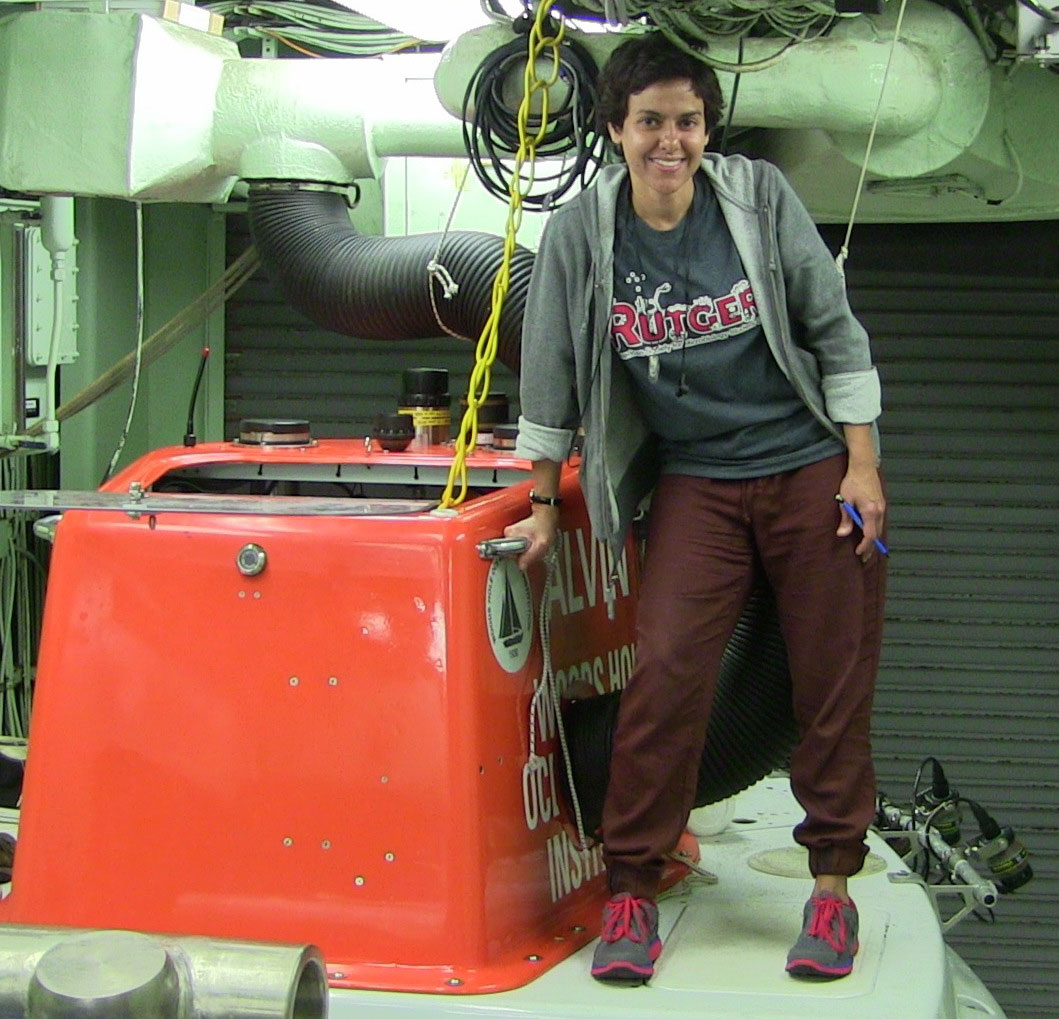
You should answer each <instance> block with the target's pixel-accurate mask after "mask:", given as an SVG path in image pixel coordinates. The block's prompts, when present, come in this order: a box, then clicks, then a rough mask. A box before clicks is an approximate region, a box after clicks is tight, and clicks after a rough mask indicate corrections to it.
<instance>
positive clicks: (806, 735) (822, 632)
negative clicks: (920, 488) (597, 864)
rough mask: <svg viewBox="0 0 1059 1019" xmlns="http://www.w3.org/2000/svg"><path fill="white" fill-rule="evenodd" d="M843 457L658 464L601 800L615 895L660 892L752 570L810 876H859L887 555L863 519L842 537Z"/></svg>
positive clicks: (870, 810) (870, 814)
mask: <svg viewBox="0 0 1059 1019" xmlns="http://www.w3.org/2000/svg"><path fill="white" fill-rule="evenodd" d="M846 464H847V458H846V455H845V454H844V453H843V454H841V455H839V456H834V457H830V458H829V459H827V460H822V461H820V462H819V463H815V464H811V465H810V466H808V467H803V468H801V469H799V470H796V471H790V472H788V473H785V474H777V475H774V476H771V477H764V478H754V479H751V480H748V481H718V480H714V479H711V478H697V477H688V476H685V475H664V476H663V477H662V479H661V481H660V482H659V485H658V487H657V489H656V490H655V494H654V498H653V500H652V505H651V516H650V521H649V530H648V538H647V555H646V560H645V563H644V575H643V583H642V586H641V589H640V600H639V604H638V608H637V645H636V655H637V661H636V670H635V672H634V674H633V676H632V677H631V679H630V681H629V685H628V687H627V688H626V690H625V692H624V693H623V694H622V698H621V709H620V712H619V716H618V726H617V732H616V733H615V738H614V753H613V757H612V760H611V771H610V784H609V786H608V789H607V797H606V800H605V803H604V808H603V842H604V857H605V859H606V862H607V868H608V873H609V880H610V886H611V889H612V891H614V892H621V891H627V892H631V893H632V894H633V895H636V896H645V897H653V896H654V894H655V893H656V891H657V888H658V881H659V878H660V876H661V872H662V868H663V865H664V862H665V861H664V858H665V855H666V854H667V853H669V852H670V851H671V850H672V849H673V848H674V847H675V846H676V843H677V840H678V839H679V837H680V835H681V833H682V832H683V830H684V826H685V825H686V823H687V819H688V814H689V812H690V811H691V808H692V806H693V805H694V796H695V786H696V781H697V775H698V765H699V761H700V759H701V756H702V749H703V745H704V742H705V739H706V726H707V723H708V721H709V714H710V707H711V704H712V702H713V696H714V691H715V689H716V686H717V677H718V674H719V670H720V662H721V655H722V654H723V652H724V649H725V646H726V645H727V643H728V638H729V637H730V636H731V634H732V631H733V629H734V628H735V624H736V622H737V621H738V619H739V616H740V615H741V614H742V611H743V608H744V606H745V605H746V601H747V598H748V596H749V594H750V591H751V588H752V587H753V584H754V581H755V577H756V576H757V575H758V572H759V571H762V570H763V571H764V574H765V576H766V577H767V578H768V581H769V583H770V585H771V586H772V589H773V591H774V593H775V597H776V603H777V607H778V609H779V616H780V625H781V629H782V632H783V637H784V641H785V642H786V645H787V659H788V663H789V665H790V671H791V681H792V687H793V701H794V705H793V706H794V717H795V719H796V721H797V724H798V731H799V736H800V738H799V742H798V746H797V748H796V749H795V751H794V754H793V756H792V758H791V786H792V788H793V791H794V795H795V796H796V797H797V799H798V802H799V803H800V804H801V805H802V807H803V808H804V809H805V812H806V818H805V820H804V821H803V822H802V823H801V824H799V825H798V827H797V828H796V829H795V832H794V835H795V838H796V839H797V841H798V842H800V843H801V844H802V845H804V846H807V847H808V849H809V866H810V870H811V871H812V873H813V874H845V875H850V874H855V873H856V872H857V871H858V870H860V868H861V865H862V864H863V861H864V856H865V854H866V852H867V850H866V847H865V846H864V835H865V833H866V831H867V829H868V825H869V824H870V823H871V821H872V820H873V818H874V815H875V773H874V769H873V767H872V761H871V734H870V728H871V707H872V696H873V693H874V689H875V673H876V670H877V667H878V661H879V649H880V645H881V640H882V619H883V599H884V593H885V586H886V560H885V557H883V556H880V555H879V554H878V552H877V551H873V554H872V556H871V559H870V561H869V562H868V563H867V564H865V563H862V562H861V560H860V559H859V558H858V557H857V556H856V554H855V552H854V548H855V547H856V545H857V543H858V542H859V541H860V538H861V535H860V531H859V530H858V529H857V528H854V530H853V533H852V534H851V535H849V536H848V537H846V538H838V537H836V536H835V530H836V528H837V527H838V524H839V521H840V513H841V510H840V509H839V507H838V504H837V503H836V502H835V493H836V492H838V489H839V484H840V482H841V480H842V478H843V477H844V475H845V471H846Z"/></svg>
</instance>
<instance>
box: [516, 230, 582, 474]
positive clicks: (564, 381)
mask: <svg viewBox="0 0 1059 1019" xmlns="http://www.w3.org/2000/svg"><path fill="white" fill-rule="evenodd" d="M571 211H572V210H571ZM564 213H565V215H564ZM568 217H569V213H567V211H566V210H561V211H560V212H558V213H555V214H553V216H552V218H551V219H550V220H549V221H548V224H547V226H546V227H545V229H544V233H543V235H542V236H541V243H540V247H539V248H538V250H537V257H536V260H535V261H534V264H533V273H532V275H531V277H530V284H529V291H528V293H527V296H526V311H525V314H524V317H523V321H522V355H521V366H520V379H519V401H520V403H521V409H522V414H521V416H520V417H519V434H518V441H517V444H516V446H515V455H516V456H520V457H524V458H525V459H527V460H555V461H562V460H564V459H565V458H566V456H567V454H568V453H569V450H570V445H571V442H572V440H573V436H574V432H575V430H576V428H577V420H578V405H577V397H576V394H575V389H574V383H575V359H574V349H573V334H572V329H571V316H572V314H573V309H572V308H571V302H572V301H573V300H575V299H576V295H575V294H572V293H571V292H570V290H569V289H568V288H570V287H571V286H575V287H576V286H577V281H578V280H583V279H584V273H585V272H586V271H587V269H586V268H585V267H584V266H579V265H578V262H579V261H580V259H578V258H577V257H576V254H577V249H579V248H583V245H577V244H572V243H571V238H570V237H569V236H565V237H564V234H567V235H568V234H569V233H570V231H569V228H567V229H566V230H564V222H569V219H568Z"/></svg>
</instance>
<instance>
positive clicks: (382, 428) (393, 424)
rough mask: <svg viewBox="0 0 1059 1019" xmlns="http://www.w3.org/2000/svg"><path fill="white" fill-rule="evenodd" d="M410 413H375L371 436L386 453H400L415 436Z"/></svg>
mask: <svg viewBox="0 0 1059 1019" xmlns="http://www.w3.org/2000/svg"><path fill="white" fill-rule="evenodd" d="M415 434H416V430H415V423H414V422H413V420H412V415H411V414H377V415H376V416H375V425H374V427H373V428H372V431H371V436H372V438H373V439H375V441H376V442H378V444H379V445H380V446H381V447H382V448H383V449H385V450H386V451H387V452H388V453H400V452H401V451H402V450H405V449H407V448H408V445H409V443H411V441H412V440H413V439H414V438H415Z"/></svg>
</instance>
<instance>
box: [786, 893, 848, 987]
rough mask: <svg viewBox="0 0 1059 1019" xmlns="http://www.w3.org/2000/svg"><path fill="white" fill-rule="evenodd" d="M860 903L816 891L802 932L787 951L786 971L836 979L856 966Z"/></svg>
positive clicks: (797, 974) (808, 906)
mask: <svg viewBox="0 0 1059 1019" xmlns="http://www.w3.org/2000/svg"><path fill="white" fill-rule="evenodd" d="M857 927H858V919H857V907H856V906H855V905H854V904H853V900H852V899H850V901H849V902H843V901H842V899H840V898H839V897H838V896H837V895H835V894H833V893H832V892H821V893H820V894H819V895H814V896H813V897H812V898H811V899H809V901H808V902H807V903H806V904H805V913H804V917H803V919H802V933H801V934H800V935H799V936H798V940H797V941H796V942H795V943H794V947H793V948H792V949H791V950H790V952H789V953H788V954H787V972H788V973H790V974H791V975H792V976H796V977H816V978H817V979H819V980H835V979H837V978H838V977H844V976H846V975H847V974H848V973H849V972H850V970H852V969H853V956H855V955H856V954H857V949H858V948H859V947H860V945H859V944H858V942H857Z"/></svg>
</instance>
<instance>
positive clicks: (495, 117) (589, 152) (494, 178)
mask: <svg viewBox="0 0 1059 1019" xmlns="http://www.w3.org/2000/svg"><path fill="white" fill-rule="evenodd" d="M516 24H518V23H516ZM559 53H560V56H559V61H560V63H559V79H558V80H559V81H561V82H564V83H565V84H566V85H567V86H568V87H569V91H568V93H567V95H566V97H565V99H564V100H563V102H562V103H561V104H560V106H559V108H558V109H556V110H549V113H548V131H547V134H546V135H545V136H544V138H543V139H542V140H541V142H540V143H539V144H538V145H537V146H536V151H537V156H538V157H539V158H541V159H557V158H560V157H562V160H563V161H562V165H561V167H560V168H559V170H557V171H556V172H555V173H550V174H549V173H546V172H543V167H542V166H541V164H540V163H538V164H537V165H536V166H534V167H532V168H526V170H525V171H524V172H523V173H522V175H521V179H520V181H519V188H520V191H522V204H523V206H526V207H529V208H534V209H538V210H548V209H551V208H555V207H556V206H557V205H559V204H560V203H561V200H562V199H563V197H564V196H565V195H566V194H567V192H569V191H570V189H571V188H572V187H573V186H574V184H575V183H577V184H579V185H580V187H581V188H584V187H586V186H587V185H588V184H589V183H590V182H591V180H592V178H593V177H595V175H596V172H597V171H598V170H599V167H600V165H601V164H602V160H603V142H604V137H603V135H601V134H600V133H599V131H597V129H596V124H595V110H596V77H597V73H598V72H597V68H596V64H595V61H594V60H593V59H592V57H591V55H590V54H589V53H588V51H587V50H585V49H584V47H582V46H580V45H578V44H577V43H575V42H569V41H564V42H563V43H562V45H561V47H560V50H559ZM526 59H527V55H526V40H525V38H524V37H522V36H520V37H518V38H516V39H513V40H512V41H511V42H509V43H508V44H507V45H506V46H502V47H501V48H500V49H498V50H495V51H494V52H493V53H490V54H489V56H487V57H486V58H485V59H484V60H483V61H482V62H481V64H479V65H478V67H477V69H476V70H475V72H474V74H473V75H472V76H471V80H470V81H469V82H468V84H467V91H466V92H465V93H464V97H463V145H464V149H465V150H466V152H467V156H468V158H469V159H470V161H471V166H472V167H474V172H475V175H476V176H477V177H478V179H479V180H480V181H481V182H482V185H483V186H484V187H485V189H486V190H487V191H488V192H489V193H490V194H492V195H495V196H496V197H497V198H500V199H502V200H504V201H507V200H508V198H509V196H510V192H511V186H512V178H513V175H514V170H513V168H512V167H511V166H509V165H508V162H510V160H512V159H513V157H514V156H515V155H516V154H517V153H518V151H519V131H518V103H517V101H515V104H514V106H513V105H512V102H511V101H509V99H508V97H506V96H505V94H504V88H505V84H506V83H508V82H509V81H510V80H511V79H512V76H515V77H516V78H517V80H519V81H521V77H522V72H523V69H524V67H525V62H526ZM520 94H521V93H520ZM513 99H514V97H512V100H513ZM526 128H527V131H528V132H529V133H530V134H531V135H532V136H535V135H536V134H537V133H538V132H539V131H540V128H541V118H540V115H539V114H538V115H533V114H531V115H530V116H529V117H528V119H527V124H526ZM571 155H572V156H573V161H572V162H569V161H568V159H567V157H569V156H571ZM571 197H572V196H571Z"/></svg>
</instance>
